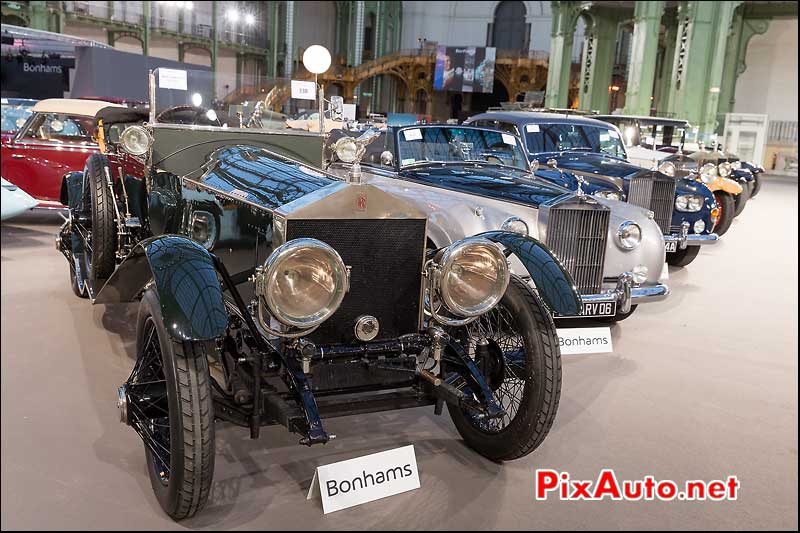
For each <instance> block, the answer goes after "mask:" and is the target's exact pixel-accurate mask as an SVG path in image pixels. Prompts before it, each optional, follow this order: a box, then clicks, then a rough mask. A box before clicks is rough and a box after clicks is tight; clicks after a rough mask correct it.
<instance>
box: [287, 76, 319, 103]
mask: <svg viewBox="0 0 800 533" xmlns="http://www.w3.org/2000/svg"><path fill="white" fill-rule="evenodd" d="M316 92H317V86H316V84H315V83H314V82H313V81H300V80H292V98H297V99H298V100H316V99H317V95H316V94H315V93H316Z"/></svg>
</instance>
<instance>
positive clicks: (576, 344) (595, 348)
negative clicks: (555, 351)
mask: <svg viewBox="0 0 800 533" xmlns="http://www.w3.org/2000/svg"><path fill="white" fill-rule="evenodd" d="M557 333H558V345H559V347H560V348H561V354H562V355H569V354H578V353H609V352H613V351H614V346H613V344H612V343H611V329H610V328H607V327H601V328H558V330H557Z"/></svg>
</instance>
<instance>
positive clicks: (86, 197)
mask: <svg viewBox="0 0 800 533" xmlns="http://www.w3.org/2000/svg"><path fill="white" fill-rule="evenodd" d="M108 166H109V165H108V158H107V157H106V156H104V155H102V154H92V155H91V156H89V159H87V160H86V166H85V168H84V178H83V208H84V209H91V216H92V228H91V232H92V233H91V256H90V257H89V261H88V263H89V265H88V266H89V268H88V272H84V275H85V278H86V279H87V280H88V281H89V283H91V287H93V288H94V291H95V292H97V289H98V288H99V287H98V283H97V281H98V280H101V279H102V280H105V279H107V278H108V277H109V276H110V275H111V273H112V272H114V267H115V266H116V264H117V257H116V254H117V224H116V220H115V217H116V212H115V209H114V202H115V199H114V192H113V191H112V190H111V188H110V187H109V184H108V182H107V180H106V169H107V168H108Z"/></svg>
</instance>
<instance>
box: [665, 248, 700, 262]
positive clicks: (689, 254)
mask: <svg viewBox="0 0 800 533" xmlns="http://www.w3.org/2000/svg"><path fill="white" fill-rule="evenodd" d="M699 253H700V247H699V246H687V247H686V248H684V249H683V250H681V249H680V248H678V250H677V251H676V252H670V253H668V254H667V264H669V265H672V266H676V267H685V266H686V265H688V264H689V263H691V262H692V261H694V259H695V257H697V254H699Z"/></svg>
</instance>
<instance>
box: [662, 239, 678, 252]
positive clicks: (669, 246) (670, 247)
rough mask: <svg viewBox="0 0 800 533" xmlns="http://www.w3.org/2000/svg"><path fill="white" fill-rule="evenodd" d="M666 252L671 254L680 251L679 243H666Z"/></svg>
mask: <svg viewBox="0 0 800 533" xmlns="http://www.w3.org/2000/svg"><path fill="white" fill-rule="evenodd" d="M664 250H665V251H666V252H667V253H669V252H677V251H678V241H668V242H665V243H664Z"/></svg>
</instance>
